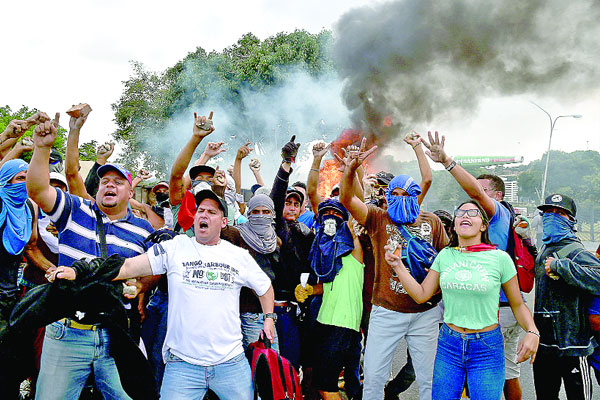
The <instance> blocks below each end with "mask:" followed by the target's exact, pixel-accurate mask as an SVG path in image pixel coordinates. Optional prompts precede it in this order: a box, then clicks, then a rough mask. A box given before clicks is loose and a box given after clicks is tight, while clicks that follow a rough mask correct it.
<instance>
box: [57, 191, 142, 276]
mask: <svg viewBox="0 0 600 400" xmlns="http://www.w3.org/2000/svg"><path fill="white" fill-rule="evenodd" d="M56 195H57V196H56V203H55V204H54V208H53V209H52V211H51V212H50V213H49V216H50V219H51V220H52V222H54V225H55V226H56V229H57V230H58V264H59V265H65V266H71V265H72V264H73V263H74V262H75V261H78V260H81V259H84V260H86V261H89V260H91V259H93V258H96V257H100V239H99V236H98V234H97V233H96V213H95V211H94V209H98V207H97V206H96V204H95V203H92V202H91V201H90V200H86V199H83V198H81V197H78V196H74V195H72V194H69V193H65V192H63V191H62V190H60V189H56ZM100 215H101V216H102V221H103V222H104V232H105V234H106V247H107V251H108V255H112V254H118V255H120V256H122V257H127V258H129V257H134V256H137V255H139V254H142V253H144V252H145V251H146V250H147V249H148V248H149V246H148V245H146V243H144V239H145V238H146V237H147V236H148V235H149V234H150V233H152V232H153V231H154V228H152V225H150V223H149V222H148V221H146V220H145V219H142V218H138V217H136V216H135V215H133V213H132V212H131V210H127V214H126V215H125V216H124V217H123V218H120V219H117V220H114V221H111V220H110V219H109V218H108V217H107V216H106V215H105V214H104V213H103V212H102V211H100Z"/></svg>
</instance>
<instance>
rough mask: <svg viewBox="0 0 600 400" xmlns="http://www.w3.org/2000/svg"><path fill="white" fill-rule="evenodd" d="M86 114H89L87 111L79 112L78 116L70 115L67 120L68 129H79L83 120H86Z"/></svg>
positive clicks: (83, 122)
mask: <svg viewBox="0 0 600 400" xmlns="http://www.w3.org/2000/svg"><path fill="white" fill-rule="evenodd" d="M88 115H90V114H89V113H81V114H80V115H79V117H77V118H76V117H71V120H70V121H69V130H71V131H79V130H80V129H81V127H82V126H83V124H85V121H86V120H87V117H88Z"/></svg>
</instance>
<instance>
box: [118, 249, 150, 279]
mask: <svg viewBox="0 0 600 400" xmlns="http://www.w3.org/2000/svg"><path fill="white" fill-rule="evenodd" d="M150 275H152V268H151V267H150V259H149V258H148V255H147V254H145V253H144V254H140V255H139V256H135V257H132V258H128V259H126V260H125V262H124V263H123V265H122V266H121V269H120V270H119V275H117V277H116V278H115V279H113V280H115V281H120V280H124V279H129V278H137V277H140V276H150Z"/></svg>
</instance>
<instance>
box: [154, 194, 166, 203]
mask: <svg viewBox="0 0 600 400" xmlns="http://www.w3.org/2000/svg"><path fill="white" fill-rule="evenodd" d="M167 200H169V193H156V201H157V202H158V203H164V202H165V201H167Z"/></svg>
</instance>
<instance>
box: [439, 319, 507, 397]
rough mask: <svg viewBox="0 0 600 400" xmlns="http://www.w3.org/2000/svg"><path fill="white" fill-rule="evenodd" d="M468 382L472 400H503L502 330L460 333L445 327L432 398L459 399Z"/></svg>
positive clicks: (443, 327) (441, 333)
mask: <svg viewBox="0 0 600 400" xmlns="http://www.w3.org/2000/svg"><path fill="white" fill-rule="evenodd" d="M465 379H466V382H467V383H468V385H469V394H470V396H471V399H473V400H500V398H501V396H502V388H503V387H504V342H503V340H502V331H501V330H500V327H496V329H494V330H491V331H489V332H479V333H460V332H456V331H454V330H452V329H450V327H448V325H446V324H444V325H442V328H441V329H440V335H439V339H438V349H437V355H436V357H435V367H434V370H433V399H434V400H435V399H460V395H461V393H462V390H463V387H464V386H465Z"/></svg>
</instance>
